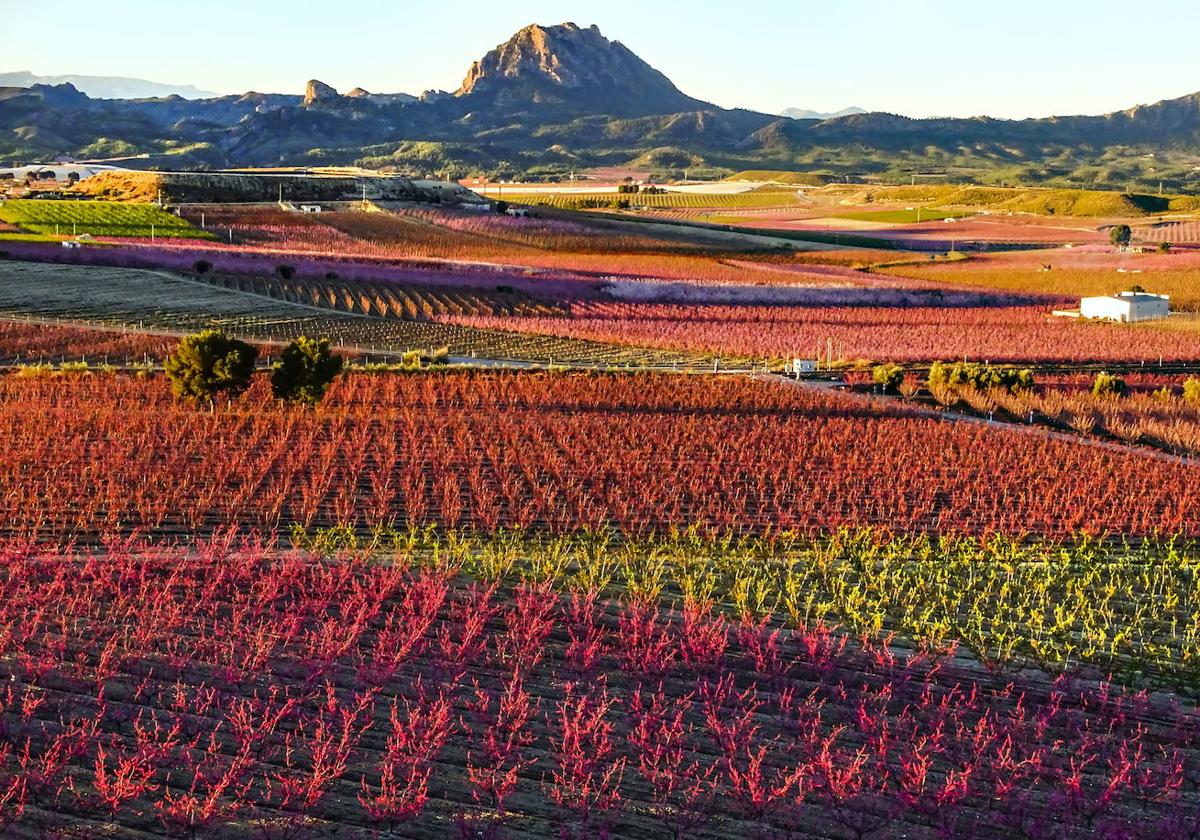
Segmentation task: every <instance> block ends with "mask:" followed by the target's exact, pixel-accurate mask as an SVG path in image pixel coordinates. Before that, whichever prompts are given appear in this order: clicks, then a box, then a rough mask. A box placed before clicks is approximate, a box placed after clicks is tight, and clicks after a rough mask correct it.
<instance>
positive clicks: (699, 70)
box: [0, 0, 1200, 118]
mask: <svg viewBox="0 0 1200 840" xmlns="http://www.w3.org/2000/svg"><path fill="white" fill-rule="evenodd" d="M1146 8H1147V14H1146V15H1145V16H1143V15H1142V14H1141V13H1140V12H1139V10H1138V9H1139V7H1138V6H1137V5H1136V4H1131V3H1129V2H1127V0H1125V1H1124V2H1112V1H1111V0H1087V2H1085V0H1039V1H1038V2H1032V0H1008V1H1007V2H1004V3H992V2H986V1H985V0H959V2H946V1H945V0H901V2H892V0H826V2H811V0H739V2H729V0H690V2H687V1H686V0H603V2H572V1H571V0H555V2H548V0H547V1H546V2H543V0H508V2H494V0H443V1H442V2H436V3H430V2H414V0H392V2H363V1H362V0H339V2H336V3H330V2H328V0H322V2H320V3H315V2H308V0H292V2H280V0H237V1H236V2H234V0H206V2H204V3H201V4H196V3H187V2H176V0H165V2H164V0H111V2H109V3H105V4H100V5H97V4H96V3H94V2H86V3H85V2H81V0H59V2H56V3H55V4H54V13H53V16H52V18H53V21H52V23H48V22H47V17H46V9H45V7H44V6H43V5H41V4H38V3H31V2H28V0H0V20H3V27H2V29H0V71H15V70H31V71H33V72H34V73H38V74H44V75H57V74H81V75H111V76H133V77H136V78H143V79H149V80H152V81H159V82H168V83H172V84H193V85H196V86H197V87H199V88H201V89H204V90H211V91H216V92H218V93H242V92H244V91H247V90H258V91H263V92H271V93H300V92H302V91H303V89H304V83H305V82H306V81H307V80H308V79H310V78H316V79H320V80H321V81H324V82H326V83H328V84H331V85H333V86H334V87H336V88H338V89H339V90H342V91H346V90H349V89H350V88H353V87H356V86H361V87H364V88H366V89H367V90H370V91H373V92H379V93H391V92H398V91H403V92H406V93H413V94H419V93H420V92H421V91H423V90H427V89H441V90H454V89H455V88H457V87H458V85H459V84H460V82H461V81H462V78H463V76H464V75H465V74H466V71H467V68H468V67H469V66H470V64H471V62H472V61H474V60H475V59H477V58H480V57H482V56H483V55H484V53H486V52H487V51H488V50H489V49H492V48H493V47H495V46H496V45H497V44H499V43H501V42H502V41H505V40H507V39H508V37H509V36H510V35H512V34H513V33H514V32H516V31H517V30H518V29H520V28H521V27H523V26H525V25H527V24H529V23H534V22H536V23H541V24H552V23H561V22H563V21H567V20H570V21H573V22H575V23H577V24H579V25H580V26H588V25H591V24H593V23H595V24H598V25H599V26H600V29H601V31H603V33H604V34H605V35H606V36H607V37H609V38H611V39H613V40H619V41H621V42H623V43H624V44H625V45H626V46H627V47H629V48H630V49H632V50H633V51H634V52H635V53H637V54H638V55H640V56H641V57H642V58H643V59H645V60H646V61H647V62H649V63H650V64H651V65H653V66H654V67H656V68H657V69H659V70H661V71H662V72H664V73H665V74H666V75H667V76H668V77H669V78H671V80H672V81H674V82H675V84H676V85H677V86H678V87H679V88H680V89H681V90H683V91H684V92H685V93H687V94H689V95H691V96H695V97H697V98H700V99H704V100H707V101H710V102H715V103H716V104H718V105H721V106H723V107H742V108H752V109H754V110H759V111H764V112H768V113H778V112H779V111H782V110H783V109H784V108H789V107H796V108H810V109H813V110H820V111H833V110H838V109H840V108H844V107H847V106H851V105H854V106H858V107H862V108H866V109H868V110H880V111H890V112H892V113H899V114H905V115H907V116H913V117H923V116H975V115H979V114H988V115H990V116H996V117H1013V118H1019V117H1036V116H1049V115H1053V114H1093V113H1104V112H1108V111H1113V110H1118V109H1123V108H1128V107H1131V106H1133V105H1136V104H1140V103H1147V102H1154V101H1157V100H1160V99H1168V98H1173V97H1176V96H1182V95H1185V94H1188V93H1192V92H1195V91H1197V90H1200V53H1197V52H1196V51H1195V50H1194V49H1192V48H1191V47H1189V46H1188V45H1187V44H1186V43H1185V42H1186V37H1185V39H1184V41H1180V40H1178V39H1176V38H1173V37H1172V34H1171V33H1176V34H1180V35H1183V34H1184V33H1189V32H1191V33H1194V32H1196V31H1197V26H1198V25H1200V3H1197V2H1196V0H1156V2H1154V3H1153V4H1151V6H1149V7H1146ZM47 26H50V27H51V28H52V29H53V37H50V36H49V35H48V34H47ZM29 32H39V33H42V34H40V35H38V36H37V37H23V36H22V33H29Z"/></svg>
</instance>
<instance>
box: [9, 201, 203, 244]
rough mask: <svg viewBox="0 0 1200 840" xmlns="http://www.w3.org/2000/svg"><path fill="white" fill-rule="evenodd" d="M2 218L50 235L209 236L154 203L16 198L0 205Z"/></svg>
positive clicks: (29, 230)
mask: <svg viewBox="0 0 1200 840" xmlns="http://www.w3.org/2000/svg"><path fill="white" fill-rule="evenodd" d="M0 221H4V222H8V223H9V224H12V225H17V226H18V227H20V228H21V229H22V230H24V231H28V232H30V233H38V234H43V235H47V236H54V235H58V236H80V235H82V234H85V233H86V234H89V235H91V236H121V237H136V238H150V237H151V236H166V237H179V238H185V239H209V238H211V235H210V234H207V233H205V232H204V231H201V230H198V229H196V228H195V227H193V226H192V225H190V224H188V223H187V222H185V221H184V220H183V219H181V218H179V217H178V216H174V215H172V214H170V213H167V212H166V211H164V210H162V209H160V208H158V207H155V206H154V205H152V204H122V203H119V202H114V201H55V200H46V199H24V198H23V199H14V200H12V201H6V202H4V203H3V204H0Z"/></svg>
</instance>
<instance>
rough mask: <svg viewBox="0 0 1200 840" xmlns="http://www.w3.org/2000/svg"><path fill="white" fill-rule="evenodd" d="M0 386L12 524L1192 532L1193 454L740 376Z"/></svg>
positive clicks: (73, 529) (28, 527)
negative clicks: (1084, 439)
mask: <svg viewBox="0 0 1200 840" xmlns="http://www.w3.org/2000/svg"><path fill="white" fill-rule="evenodd" d="M262 384H263V385H265V383H262ZM0 388H2V389H3V390H2V392H0V393H2V403H0V436H2V437H3V442H4V446H3V448H2V451H4V452H6V453H8V455H7V457H9V459H10V463H11V464H12V468H11V469H10V470H8V471H6V473H5V475H4V476H3V477H2V478H0V491H2V492H0V499H2V500H3V502H2V504H3V505H4V510H3V514H4V515H3V521H4V522H5V523H6V527H7V529H8V531H9V532H10V533H11V534H13V535H20V536H30V537H42V538H55V539H58V538H67V537H79V538H84V539H95V538H97V537H98V536H100V535H102V534H103V533H104V532H105V531H108V530H112V529H118V530H123V529H132V528H138V529H146V530H149V531H151V532H167V533H174V534H181V535H182V534H188V533H192V532H195V531H197V530H200V531H202V532H203V531H211V530H212V529H214V528H220V527H227V526H230V525H238V524H240V525H243V526H247V527H251V526H252V527H255V528H259V529H262V530H264V531H274V530H276V529H283V530H285V531H286V530H287V529H288V528H289V527H290V526H291V525H293V524H299V525H301V526H304V527H317V526H320V527H329V526H336V525H351V526H356V527H360V528H367V529H369V528H370V527H371V526H373V525H376V524H379V523H389V522H399V523H404V524H408V525H412V526H421V525H423V524H426V523H433V524H436V525H439V526H443V527H448V528H463V527H471V528H478V529H482V530H484V531H494V530H495V529H497V528H499V527H502V526H517V527H521V528H538V529H546V530H549V531H552V532H556V533H563V532H565V533H571V532H575V531H577V530H579V529H584V528H588V529H604V528H610V527H611V528H616V529H618V530H619V531H620V532H623V533H628V534H638V533H643V532H649V531H659V532H662V531H668V530H669V529H671V528H672V527H676V528H687V527H690V526H698V527H701V528H703V529H705V530H712V531H716V532H741V531H752V532H764V531H767V530H771V529H798V530H800V531H804V532H814V533H821V532H832V531H836V530H837V529H839V528H843V527H850V528H854V527H862V526H867V525H872V526H880V527H885V528H892V529H895V530H897V531H900V532H928V533H946V534H954V533H960V534H978V533H991V532H1001V533H1009V534H1013V533H1040V534H1044V535H1052V536H1069V535H1073V534H1077V533H1080V532H1083V531H1087V532H1091V533H1094V534H1101V533H1111V532H1117V533H1122V534H1126V535H1130V536H1132V535H1150V534H1155V533H1176V532H1182V533H1187V534H1194V533H1197V530H1196V529H1197V522H1198V521H1200V520H1197V518H1196V514H1197V511H1198V510H1200V508H1198V505H1200V495H1197V493H1198V492H1200V490H1198V488H1200V484H1198V483H1197V481H1196V477H1195V471H1196V467H1193V466H1185V465H1183V464H1179V463H1174V462H1168V461H1163V460H1160V459H1155V458H1152V457H1147V456H1145V455H1143V454H1141V453H1137V452H1121V451H1110V450H1104V449H1098V448H1095V447H1090V446H1083V445H1076V444H1069V443H1062V442H1058V441H1054V440H1050V439H1046V438H1042V437H1039V436H1031V435H1026V434H1019V433H1017V432H1014V431H1007V430H1000V429H988V428H985V427H979V426H967V425H960V424H955V423H946V422H942V421H939V420H936V419H932V418H929V417H925V416H920V415H917V414H914V413H910V412H908V411H907V410H906V409H901V408H898V409H895V410H892V409H885V408H876V407H863V406H859V405H853V404H847V403H845V402H844V399H843V398H841V397H839V396H837V395H825V394H813V393H809V392H806V391H802V390H794V389H789V388H787V387H784V386H780V385H778V384H775V383H759V382H751V381H748V380H746V379H735V378H730V379H711V380H710V379H707V378H700V379H693V378H689V377H686V376H683V375H670V374H662V375H659V376H650V375H646V376H645V377H642V378H628V377H622V376H614V375H574V376H562V375H557V376H555V375H535V374H527V375H523V376H520V375H517V376H514V375H511V374H480V373H474V374H454V375H444V376H428V377H400V378H393V377H382V378H374V377H371V376H365V377H353V378H350V379H348V380H346V381H344V382H343V383H342V384H341V385H340V387H339V388H338V390H337V391H336V392H335V393H334V394H332V395H331V397H330V401H329V403H328V405H327V406H325V407H323V408H322V409H321V410H320V411H319V412H315V413H314V412H305V411H291V410H284V409H281V408H279V407H278V406H277V405H276V404H275V403H273V402H272V401H271V400H270V398H269V394H268V393H264V390H265V389H264V388H262V387H260V388H259V389H257V390H255V391H253V392H252V393H251V394H250V395H248V396H247V397H246V398H244V400H242V401H240V402H237V403H235V404H233V405H231V406H229V407H228V408H227V409H222V411H221V412H220V413H217V414H208V413H205V412H196V411H194V410H193V409H190V408H188V407H186V406H181V405H179V404H178V403H176V402H175V401H174V400H173V399H172V398H171V394H170V390H169V388H168V387H167V383H166V382H164V381H162V380H161V379H156V380H152V381H151V382H148V383H143V382H139V381H137V380H133V379H127V378H124V377H117V378H108V377H88V378H78V379H68V380H42V379H30V378H23V379H22V378H16V379H7V380H0ZM59 437H61V439H59ZM89 465H90V466H89ZM666 475H670V476H671V478H670V480H669V481H668V480H664V476H666Z"/></svg>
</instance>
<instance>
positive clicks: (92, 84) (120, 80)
mask: <svg viewBox="0 0 1200 840" xmlns="http://www.w3.org/2000/svg"><path fill="white" fill-rule="evenodd" d="M34 85H72V86H74V87H75V88H76V89H77V90H79V91H80V92H82V93H86V94H87V95H88V96H90V97H92V98H93V99H148V98H150V97H155V96H182V97H183V98H184V99H208V98H211V97H213V96H216V94H215V93H213V92H212V91H209V90H200V88H198V87H196V86H194V85H165V84H162V83H161V82H148V81H146V80H145V79H130V78H127V77H125V76H70V75H68V76H38V75H36V74H34V73H30V72H29V71H28V70H19V71H17V72H15V73H0V87H33V86H34Z"/></svg>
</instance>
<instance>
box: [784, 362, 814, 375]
mask: <svg viewBox="0 0 1200 840" xmlns="http://www.w3.org/2000/svg"><path fill="white" fill-rule="evenodd" d="M785 370H786V371H787V372H788V373H816V370H817V362H816V360H815V359H792V360H791V361H790V362H788V363H787V367H786V368H785Z"/></svg>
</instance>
